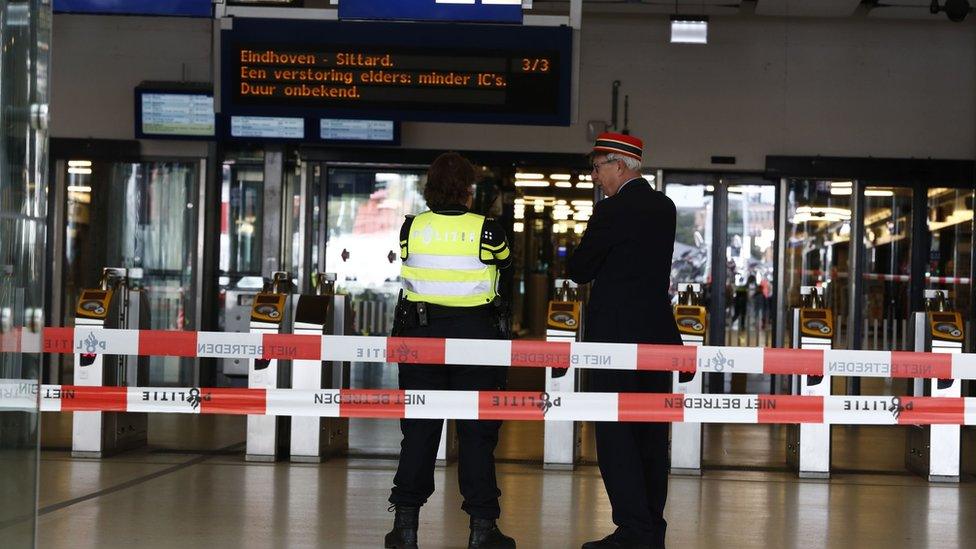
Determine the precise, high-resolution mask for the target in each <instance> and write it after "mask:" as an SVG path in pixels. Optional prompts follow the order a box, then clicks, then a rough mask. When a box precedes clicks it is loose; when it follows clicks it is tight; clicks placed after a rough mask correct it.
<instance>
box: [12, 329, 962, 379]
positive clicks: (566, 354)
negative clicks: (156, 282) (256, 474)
mask: <svg viewBox="0 0 976 549" xmlns="http://www.w3.org/2000/svg"><path fill="white" fill-rule="evenodd" d="M0 352H45V353H64V354H78V353H97V354H115V355H148V356H179V357H215V358H261V359H284V360H291V359H306V360H327V361H350V362H373V363H383V362H401V363H408V364H468V365H477V366H505V367H543V368H544V367H559V368H565V367H567V366H576V367H578V368H584V369H597V370H648V371H680V372H696V371H701V372H719V373H740V374H791V375H796V374H806V375H824V374H825V373H826V374H829V375H833V376H860V377H881V378H941V379H976V354H973V353H958V354H943V353H916V352H907V351H849V350H840V349H836V350H833V349H832V350H801V349H773V348H762V347H718V346H705V347H692V346H682V345H649V344H637V343H580V342H573V343H571V342H550V341H531V340H512V341H509V340H499V339H440V338H409V337H378V336H331V335H323V336H317V335H292V334H280V335H278V334H250V333H227V332H181V331H163V330H109V329H101V328H84V327H79V328H45V329H44V332H43V335H41V334H36V333H31V332H26V331H21V332H10V333H8V334H6V335H5V336H4V337H3V338H0Z"/></svg>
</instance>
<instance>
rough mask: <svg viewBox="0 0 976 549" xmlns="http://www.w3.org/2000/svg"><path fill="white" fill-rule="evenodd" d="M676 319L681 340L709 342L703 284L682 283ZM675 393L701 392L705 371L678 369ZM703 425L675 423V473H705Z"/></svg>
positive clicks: (672, 459) (673, 436)
mask: <svg viewBox="0 0 976 549" xmlns="http://www.w3.org/2000/svg"><path fill="white" fill-rule="evenodd" d="M674 322H675V324H677V325H678V332H679V333H680V334H681V342H682V343H683V344H685V345H690V346H694V347H700V346H702V345H704V344H705V333H706V330H708V314H707V311H706V310H705V306H704V296H703V295H702V288H701V284H698V283H694V282H681V283H679V284H678V303H677V304H676V305H675V306H674ZM672 375H673V383H674V392H675V393H679V394H699V393H701V392H702V379H703V377H702V374H701V372H697V371H696V372H674V373H673V374H672ZM701 450H702V427H701V424H700V423H682V422H678V423H673V424H671V473H673V474H675V475H692V476H698V475H701Z"/></svg>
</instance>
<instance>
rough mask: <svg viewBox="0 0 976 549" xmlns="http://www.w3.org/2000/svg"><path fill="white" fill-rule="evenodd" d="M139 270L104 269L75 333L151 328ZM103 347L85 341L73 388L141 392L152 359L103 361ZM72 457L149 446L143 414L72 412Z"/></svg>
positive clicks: (85, 295)
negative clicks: (102, 388)
mask: <svg viewBox="0 0 976 549" xmlns="http://www.w3.org/2000/svg"><path fill="white" fill-rule="evenodd" d="M139 279H141V269H125V268H117V267H107V268H105V269H102V278H101V282H100V283H99V287H98V288H91V289H88V288H86V289H83V290H82V291H81V295H80V297H79V298H78V305H77V306H76V307H75V329H76V330H78V331H83V330H85V329H91V328H95V329H101V328H114V329H129V330H139V329H147V328H149V327H150V326H149V300H148V299H147V298H146V293H145V292H144V291H142V290H141V289H139V288H138V280H139ZM100 348H102V349H104V348H105V342H104V341H102V340H101V338H100V337H99V336H97V335H96V334H94V333H92V334H89V335H88V336H87V337H84V338H82V341H81V342H80V343H79V348H78V349H77V350H78V351H80V353H79V354H75V355H74V384H75V385H80V386H88V387H91V386H96V387H97V386H112V387H138V386H145V385H146V384H147V380H148V378H149V357H137V356H121V355H104V354H100V353H99V352H98V351H99V349H100ZM71 422H72V424H71V455H72V457H81V458H100V457H103V456H106V455H109V454H112V453H115V452H120V451H123V450H129V449H132V448H138V447H140V446H145V444H146V438H147V430H148V421H147V417H146V414H145V413H136V412H74V413H73V415H72V420H71Z"/></svg>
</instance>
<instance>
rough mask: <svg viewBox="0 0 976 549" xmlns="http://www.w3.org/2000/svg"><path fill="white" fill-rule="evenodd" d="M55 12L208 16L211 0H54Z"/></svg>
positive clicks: (210, 14) (211, 8)
mask: <svg viewBox="0 0 976 549" xmlns="http://www.w3.org/2000/svg"><path fill="white" fill-rule="evenodd" d="M54 11H55V12H57V13H95V14H116V15H171V16H182V17H210V16H212V15H213V0H54Z"/></svg>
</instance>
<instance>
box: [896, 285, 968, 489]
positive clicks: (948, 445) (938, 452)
mask: <svg viewBox="0 0 976 549" xmlns="http://www.w3.org/2000/svg"><path fill="white" fill-rule="evenodd" d="M924 299H925V312H917V313H915V319H914V320H915V321H914V322H913V323H912V328H913V329H914V335H915V350H916V351H930V352H932V353H946V354H957V353H961V352H962V344H963V334H964V333H965V332H964V330H963V322H962V315H960V314H959V313H958V312H957V311H954V310H952V309H953V307H952V302H951V301H950V299H949V292H948V291H946V290H925V293H924ZM911 389H912V391H911V392H912V396H916V397H920V396H932V397H956V398H958V397H960V396H962V381H960V380H958V379H932V378H929V379H924V378H917V379H914V380H912V384H911ZM908 429H909V430H908V440H907V448H906V455H905V462H906V465H907V466H908V468H909V469H910V470H912V471H915V472H916V473H918V474H920V475H922V476H924V477H926V478H927V479H928V480H929V481H930V482H959V456H960V435H961V429H960V426H959V425H929V426H921V425H913V426H910V427H909V428H908Z"/></svg>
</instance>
